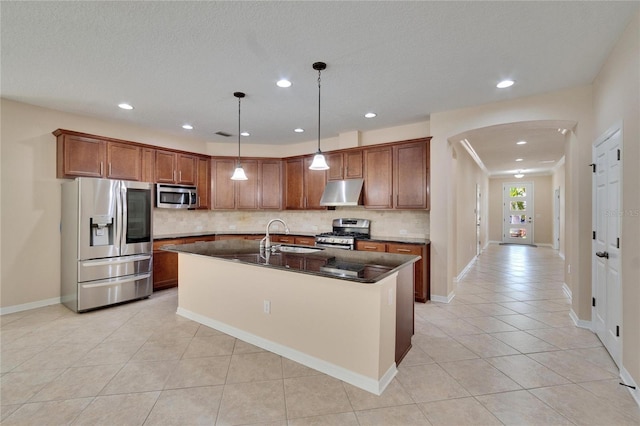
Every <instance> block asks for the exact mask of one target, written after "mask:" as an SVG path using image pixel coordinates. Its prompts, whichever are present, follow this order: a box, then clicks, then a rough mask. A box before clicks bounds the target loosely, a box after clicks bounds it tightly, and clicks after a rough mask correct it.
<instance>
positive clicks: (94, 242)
mask: <svg viewBox="0 0 640 426" xmlns="http://www.w3.org/2000/svg"><path fill="white" fill-rule="evenodd" d="M89 223H90V226H91V246H110V245H113V216H107V215H99V216H92V217H90V218H89Z"/></svg>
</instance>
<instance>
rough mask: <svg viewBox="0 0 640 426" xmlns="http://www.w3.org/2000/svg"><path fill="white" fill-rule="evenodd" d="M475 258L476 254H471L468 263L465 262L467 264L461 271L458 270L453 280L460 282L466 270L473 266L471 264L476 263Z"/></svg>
mask: <svg viewBox="0 0 640 426" xmlns="http://www.w3.org/2000/svg"><path fill="white" fill-rule="evenodd" d="M476 260H478V256H473V258H472V259H471V260H470V261H469V263H467V266H465V267H464V269H463V270H462V272H460V273H459V274H458V276H457V277H455V279H454V280H455V282H460V281H461V280H462V279H463V278H464V276H465V275H466V274H467V272H469V269H471V268H472V267H473V264H474V263H476Z"/></svg>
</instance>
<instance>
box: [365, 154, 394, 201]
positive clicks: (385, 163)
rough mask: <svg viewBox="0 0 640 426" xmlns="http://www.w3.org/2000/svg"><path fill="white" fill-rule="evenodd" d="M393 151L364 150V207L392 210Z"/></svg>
mask: <svg viewBox="0 0 640 426" xmlns="http://www.w3.org/2000/svg"><path fill="white" fill-rule="evenodd" d="M392 154H393V152H392V149H391V147H379V148H369V149H365V150H364V206H365V207H366V208H375V209H390V208H392V207H393V201H392V190H393V187H392V165H393V162H392Z"/></svg>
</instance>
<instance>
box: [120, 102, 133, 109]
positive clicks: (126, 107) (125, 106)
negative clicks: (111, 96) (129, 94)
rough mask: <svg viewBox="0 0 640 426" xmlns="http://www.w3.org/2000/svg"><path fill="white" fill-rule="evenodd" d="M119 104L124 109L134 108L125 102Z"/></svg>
mask: <svg viewBox="0 0 640 426" xmlns="http://www.w3.org/2000/svg"><path fill="white" fill-rule="evenodd" d="M118 106H119V107H120V108H122V109H133V107H132V106H131V105H129V104H125V103H121V104H118Z"/></svg>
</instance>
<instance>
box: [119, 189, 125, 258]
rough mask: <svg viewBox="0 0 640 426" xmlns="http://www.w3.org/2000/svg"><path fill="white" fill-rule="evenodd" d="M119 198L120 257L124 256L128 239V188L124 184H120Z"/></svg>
mask: <svg viewBox="0 0 640 426" xmlns="http://www.w3.org/2000/svg"><path fill="white" fill-rule="evenodd" d="M117 198H118V203H119V204H120V209H119V210H120V214H119V215H118V218H119V219H120V224H119V225H118V229H119V231H120V235H119V236H118V241H119V242H120V255H121V256H122V255H123V254H124V252H125V250H124V248H125V245H126V239H127V187H126V185H124V184H123V183H122V182H120V189H119V191H118V197H117Z"/></svg>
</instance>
